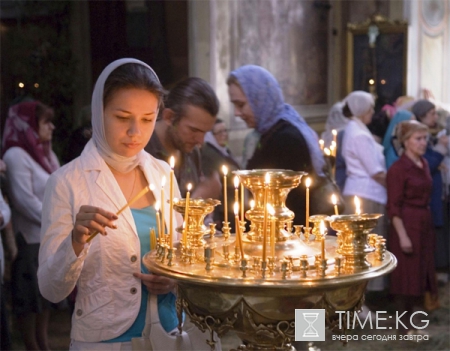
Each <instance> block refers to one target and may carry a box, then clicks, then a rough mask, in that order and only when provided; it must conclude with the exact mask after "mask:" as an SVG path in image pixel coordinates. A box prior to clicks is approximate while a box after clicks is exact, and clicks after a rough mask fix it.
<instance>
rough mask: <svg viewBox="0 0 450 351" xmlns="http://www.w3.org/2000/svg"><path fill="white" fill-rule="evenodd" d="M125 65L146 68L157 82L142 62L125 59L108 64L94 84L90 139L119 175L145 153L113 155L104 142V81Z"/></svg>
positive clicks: (131, 168)
mask: <svg viewBox="0 0 450 351" xmlns="http://www.w3.org/2000/svg"><path fill="white" fill-rule="evenodd" d="M126 63H137V64H140V65H142V66H144V67H146V68H148V69H149V70H150V71H151V72H152V73H153V74H154V75H155V78H156V79H157V80H158V82H159V79H158V76H157V75H156V73H155V71H153V69H152V68H151V67H150V66H149V65H147V64H145V63H144V62H142V61H139V60H136V59H132V58H125V59H120V60H116V61H114V62H112V63H110V64H109V65H108V66H106V68H105V69H104V70H103V72H102V73H101V74H100V76H99V77H98V79H97V82H96V83H95V87H94V92H93V93H92V104H91V106H92V107H91V109H92V117H91V118H92V139H93V140H94V143H95V146H96V147H97V150H98V153H99V154H100V156H101V157H102V158H103V159H104V160H105V162H106V163H107V164H108V165H109V166H111V167H112V168H114V169H115V170H116V171H118V172H120V173H128V172H130V171H132V170H133V169H134V168H135V167H136V166H137V165H138V164H139V163H140V162H141V161H142V160H143V157H144V155H145V151H144V150H141V151H140V152H139V153H138V154H137V155H136V156H133V157H124V156H121V155H118V154H116V153H114V152H113V151H112V150H111V147H110V146H109V144H108V142H107V141H106V135H105V122H104V106H103V90H104V86H105V82H106V79H107V78H108V77H109V75H110V74H111V72H113V71H114V70H115V69H116V68H117V67H119V66H121V65H124V64H126Z"/></svg>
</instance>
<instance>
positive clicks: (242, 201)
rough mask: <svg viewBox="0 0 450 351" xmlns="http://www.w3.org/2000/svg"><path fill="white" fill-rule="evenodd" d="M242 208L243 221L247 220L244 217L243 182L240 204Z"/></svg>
mask: <svg viewBox="0 0 450 351" xmlns="http://www.w3.org/2000/svg"><path fill="white" fill-rule="evenodd" d="M239 207H240V209H241V221H245V217H244V184H242V183H241V205H240V206H239Z"/></svg>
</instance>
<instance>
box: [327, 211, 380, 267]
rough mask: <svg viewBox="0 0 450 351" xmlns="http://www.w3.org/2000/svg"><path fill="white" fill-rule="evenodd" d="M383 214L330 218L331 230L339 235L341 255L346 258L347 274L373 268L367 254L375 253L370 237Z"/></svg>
mask: <svg viewBox="0 0 450 351" xmlns="http://www.w3.org/2000/svg"><path fill="white" fill-rule="evenodd" d="M381 216H382V215H381V214H375V213H372V214H368V213H364V214H361V215H335V216H331V217H329V222H330V226H331V228H333V229H335V230H337V231H338V233H339V239H340V247H339V253H340V254H341V255H342V256H343V257H344V265H343V267H342V269H343V271H344V272H345V273H356V272H360V271H363V270H366V269H368V268H370V267H371V263H369V261H368V260H367V254H369V253H371V252H373V251H375V247H374V246H371V245H369V242H368V235H369V233H370V232H371V231H372V229H373V228H375V227H376V225H377V222H378V219H379V218H380V217H381Z"/></svg>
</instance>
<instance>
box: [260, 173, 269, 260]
mask: <svg viewBox="0 0 450 351" xmlns="http://www.w3.org/2000/svg"><path fill="white" fill-rule="evenodd" d="M269 183H270V174H269V173H266V175H265V177H264V222H263V257H262V259H263V262H266V254H267V253H266V246H267V190H268V188H269Z"/></svg>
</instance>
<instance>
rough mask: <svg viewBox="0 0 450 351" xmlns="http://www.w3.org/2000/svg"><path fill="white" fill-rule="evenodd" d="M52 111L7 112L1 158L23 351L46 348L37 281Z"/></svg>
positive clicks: (24, 108) (26, 107)
mask: <svg viewBox="0 0 450 351" xmlns="http://www.w3.org/2000/svg"><path fill="white" fill-rule="evenodd" d="M53 116H54V112H53V109H52V108H50V107H48V106H46V105H44V104H43V103H41V102H38V101H27V102H22V103H19V104H17V105H14V106H12V107H11V108H10V109H9V114H8V119H7V120H6V124H5V130H4V133H3V145H2V154H3V160H4V161H5V163H6V165H7V180H8V190H9V197H10V201H11V207H12V222H13V227H14V231H15V234H16V241H17V246H18V255H17V258H16V260H15V261H14V263H13V267H12V282H11V289H12V304H13V313H14V314H15V315H16V316H17V318H18V323H17V326H18V328H19V329H20V331H21V333H22V337H23V340H24V344H25V347H26V349H27V350H48V349H49V347H48V339H47V327H48V319H49V312H50V310H49V307H50V303H49V302H48V301H47V300H45V299H44V298H43V297H42V295H41V294H40V292H39V287H38V282H37V269H38V253H39V245H40V229H41V212H42V200H43V197H44V190H45V185H46V183H47V180H48V178H49V176H50V174H51V173H52V172H53V171H55V170H56V169H57V168H58V167H59V162H58V159H57V158H56V155H55V153H54V152H53V151H52V148H51V140H52V134H53V130H54V129H55V126H54V125H53V122H52V121H53Z"/></svg>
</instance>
